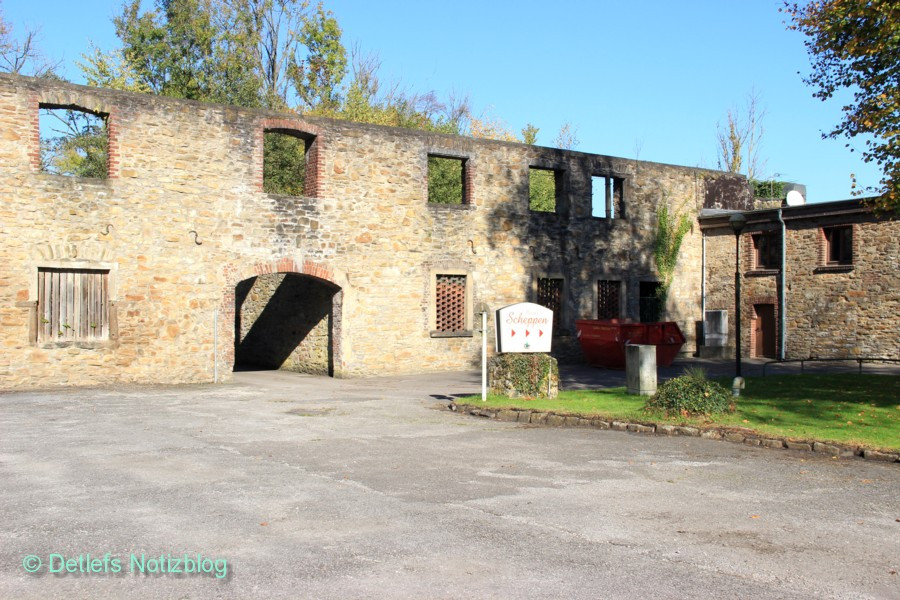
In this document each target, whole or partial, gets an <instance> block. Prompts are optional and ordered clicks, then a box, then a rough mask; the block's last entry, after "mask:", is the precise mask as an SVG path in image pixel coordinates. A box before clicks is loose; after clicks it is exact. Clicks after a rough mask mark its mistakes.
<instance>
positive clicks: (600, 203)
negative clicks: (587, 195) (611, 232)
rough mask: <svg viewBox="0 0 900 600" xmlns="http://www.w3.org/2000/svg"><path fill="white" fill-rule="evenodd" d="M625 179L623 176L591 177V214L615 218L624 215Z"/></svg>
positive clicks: (599, 217) (602, 217)
mask: <svg viewBox="0 0 900 600" xmlns="http://www.w3.org/2000/svg"><path fill="white" fill-rule="evenodd" d="M624 190H625V180H624V179H622V178H621V177H607V176H605V175H593V176H592V177H591V216H592V217H596V218H598V219H614V218H621V216H622V198H623V193H624Z"/></svg>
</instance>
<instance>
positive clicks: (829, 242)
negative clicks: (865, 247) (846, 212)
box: [823, 225, 853, 265]
mask: <svg viewBox="0 0 900 600" xmlns="http://www.w3.org/2000/svg"><path fill="white" fill-rule="evenodd" d="M823 231H824V233H825V245H826V248H825V263H826V264H829V265H849V264H853V228H852V227H851V226H849V225H847V226H843V227H828V228H825V229H824V230H823Z"/></svg>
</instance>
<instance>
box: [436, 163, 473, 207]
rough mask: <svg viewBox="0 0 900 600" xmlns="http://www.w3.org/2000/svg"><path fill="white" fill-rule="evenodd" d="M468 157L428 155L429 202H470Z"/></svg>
mask: <svg viewBox="0 0 900 600" xmlns="http://www.w3.org/2000/svg"><path fill="white" fill-rule="evenodd" d="M466 162H467V161H466V159H464V158H454V157H449V156H438V155H434V154H429V155H428V202H430V203H432V204H469V189H468V186H467V185H466Z"/></svg>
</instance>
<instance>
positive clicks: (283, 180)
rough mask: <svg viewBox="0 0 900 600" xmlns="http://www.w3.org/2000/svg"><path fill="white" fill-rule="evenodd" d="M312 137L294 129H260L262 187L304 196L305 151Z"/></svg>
mask: <svg viewBox="0 0 900 600" xmlns="http://www.w3.org/2000/svg"><path fill="white" fill-rule="evenodd" d="M311 144H312V139H311V138H307V137H302V136H300V135H298V134H297V133H296V132H287V131H278V130H269V131H264V132H263V191H264V192H266V193H267V194H281V195H284V196H308V195H309V194H307V193H306V191H305V186H306V155H307V152H308V151H309V147H310V145H311Z"/></svg>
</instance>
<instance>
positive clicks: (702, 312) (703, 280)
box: [697, 229, 706, 355]
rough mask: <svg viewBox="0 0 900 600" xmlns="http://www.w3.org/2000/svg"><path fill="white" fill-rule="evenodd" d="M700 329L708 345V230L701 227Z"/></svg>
mask: <svg viewBox="0 0 900 600" xmlns="http://www.w3.org/2000/svg"><path fill="white" fill-rule="evenodd" d="M700 248H701V251H700V256H701V258H700V273H701V276H700V277H701V279H700V331H701V332H702V334H703V345H704V346H705V345H706V231H704V230H703V229H700ZM697 346H698V348H697V354H698V355H699V354H700V348H699V346H700V342H699V340H698V341H697Z"/></svg>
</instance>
